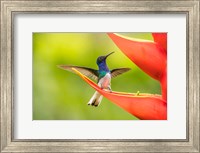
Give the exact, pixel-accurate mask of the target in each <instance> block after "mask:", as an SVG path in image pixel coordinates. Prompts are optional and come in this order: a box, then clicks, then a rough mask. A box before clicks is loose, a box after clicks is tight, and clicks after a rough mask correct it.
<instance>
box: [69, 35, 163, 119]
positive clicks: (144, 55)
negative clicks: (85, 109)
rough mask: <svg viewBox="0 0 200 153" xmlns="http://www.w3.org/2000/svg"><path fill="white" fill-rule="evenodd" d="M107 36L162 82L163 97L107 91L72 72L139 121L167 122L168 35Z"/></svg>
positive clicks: (145, 70) (143, 68) (132, 59)
mask: <svg viewBox="0 0 200 153" xmlns="http://www.w3.org/2000/svg"><path fill="white" fill-rule="evenodd" d="M108 35H109V37H110V38H111V39H112V40H113V42H114V43H115V44H116V45H117V46H118V47H119V49H120V50H121V51H122V52H123V53H124V54H125V55H126V56H127V57H128V58H129V59H130V60H131V61H133V62H134V63H135V64H136V65H137V66H138V67H139V68H141V69H142V70H143V71H144V72H146V73H147V74H148V75H149V76H151V77H152V78H154V79H156V80H158V81H159V82H160V84H161V88H162V95H155V94H145V93H139V94H137V93H135V94H134V93H122V92H109V91H105V90H102V89H101V88H99V87H98V85H97V84H96V83H94V82H93V81H91V80H90V79H89V78H87V77H86V76H84V75H83V74H81V73H80V72H79V71H77V70H76V69H74V68H73V70H74V71H75V72H76V73H77V74H78V75H79V76H80V77H81V78H82V79H83V80H85V81H86V82H87V83H88V84H89V85H90V86H91V87H93V88H94V89H95V90H96V91H98V92H99V93H101V94H102V95H103V96H104V97H106V98H107V99H109V100H110V101H111V102H113V103H114V104H116V105H118V106H119V107H121V108H123V109H124V110H126V111H127V112H129V113H131V114H132V115H134V116H136V117H138V118H139V119H143V120H166V119H167V34H166V33H152V36H153V38H154V41H146V40H139V39H131V38H127V37H124V36H120V35H118V34H113V33H109V34H108Z"/></svg>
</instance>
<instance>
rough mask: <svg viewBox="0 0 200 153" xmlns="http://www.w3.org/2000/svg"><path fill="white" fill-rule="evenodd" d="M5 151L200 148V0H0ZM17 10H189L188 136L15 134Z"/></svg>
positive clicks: (133, 150)
mask: <svg viewBox="0 0 200 153" xmlns="http://www.w3.org/2000/svg"><path fill="white" fill-rule="evenodd" d="M0 2H1V45H0V46H1V52H0V53H1V54H0V55H1V69H0V71H1V75H0V77H1V79H0V80H1V88H0V89H1V97H0V99H1V105H0V106H1V112H0V115H1V116H0V120H1V127H0V130H1V131H0V134H1V137H0V143H1V149H0V151H1V152H7V153H8V152H10V153H11V152H200V147H199V123H200V120H199V115H200V114H199V93H200V91H199V89H200V86H199V84H200V82H199V78H200V75H199V74H200V73H199V70H200V69H199V68H200V67H199V53H200V50H199V25H200V24H199V23H200V22H199V14H200V9H199V4H200V0H184V1H179V0H169V1H166V0H162V1H156V0H145V1H139V0H126V1H122V0H113V1H99V0H94V1H93V0H85V1H78V0H77V1H73V0H65V1H60V0H49V1H45V0H40V1H39V0H38V1H36V0H18V1H16V0H0ZM16 13H128V14H130V13H158V14H161V13H170V14H179V13H183V14H186V15H187V43H186V44H187V82H186V84H187V95H186V96H187V131H186V132H187V139H185V140H153V139H152V140H99V139H96V140H80V139H78V140H54V139H52V140H43V139H40V140H16V139H14V138H13V126H14V125H13V123H14V122H13V106H14V105H13V102H14V96H13V95H14V94H13V93H14V90H13V89H14V76H13V74H14V73H13V71H14V69H13V63H14V62H13V59H14V58H13V57H14V55H13V54H14V53H13V40H14V39H13V18H14V15H15V14H16Z"/></svg>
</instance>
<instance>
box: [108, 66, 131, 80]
mask: <svg viewBox="0 0 200 153" xmlns="http://www.w3.org/2000/svg"><path fill="white" fill-rule="evenodd" d="M129 70H131V69H130V68H118V69H113V70H111V72H110V73H111V76H112V78H114V77H116V76H118V75H120V74H123V73H125V72H127V71H129Z"/></svg>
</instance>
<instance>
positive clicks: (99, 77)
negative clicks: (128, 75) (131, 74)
mask: <svg viewBox="0 0 200 153" xmlns="http://www.w3.org/2000/svg"><path fill="white" fill-rule="evenodd" d="M113 53H114V52H111V53H109V54H108V55H106V56H99V57H98V58H97V61H96V63H97V65H98V67H99V69H98V70H95V69H91V68H87V67H82V66H69V65H58V67H59V68H61V69H64V70H68V71H70V72H74V71H73V70H72V68H75V69H77V70H78V71H80V72H81V73H83V74H84V75H86V76H87V77H90V78H92V79H94V80H96V81H97V83H98V86H99V87H101V88H102V89H106V90H109V91H110V92H112V91H111V78H114V77H116V76H118V75H120V74H122V73H125V72H127V71H129V70H130V68H118V69H113V70H111V71H110V70H109V69H108V67H107V64H106V59H107V57H108V56H110V55H111V54H113ZM102 98H103V96H102V95H101V94H100V93H98V92H97V91H96V92H95V93H94V95H93V96H92V98H91V99H90V101H89V102H88V105H92V106H99V104H100V103H101V100H102Z"/></svg>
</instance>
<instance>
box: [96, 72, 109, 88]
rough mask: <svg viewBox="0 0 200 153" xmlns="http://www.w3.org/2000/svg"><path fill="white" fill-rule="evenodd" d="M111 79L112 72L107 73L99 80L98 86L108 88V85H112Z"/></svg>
mask: <svg viewBox="0 0 200 153" xmlns="http://www.w3.org/2000/svg"><path fill="white" fill-rule="evenodd" d="M110 81H111V74H110V73H107V74H106V75H105V76H104V77H103V78H101V79H100V80H99V83H98V86H100V87H101V88H103V89H108V87H110Z"/></svg>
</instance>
